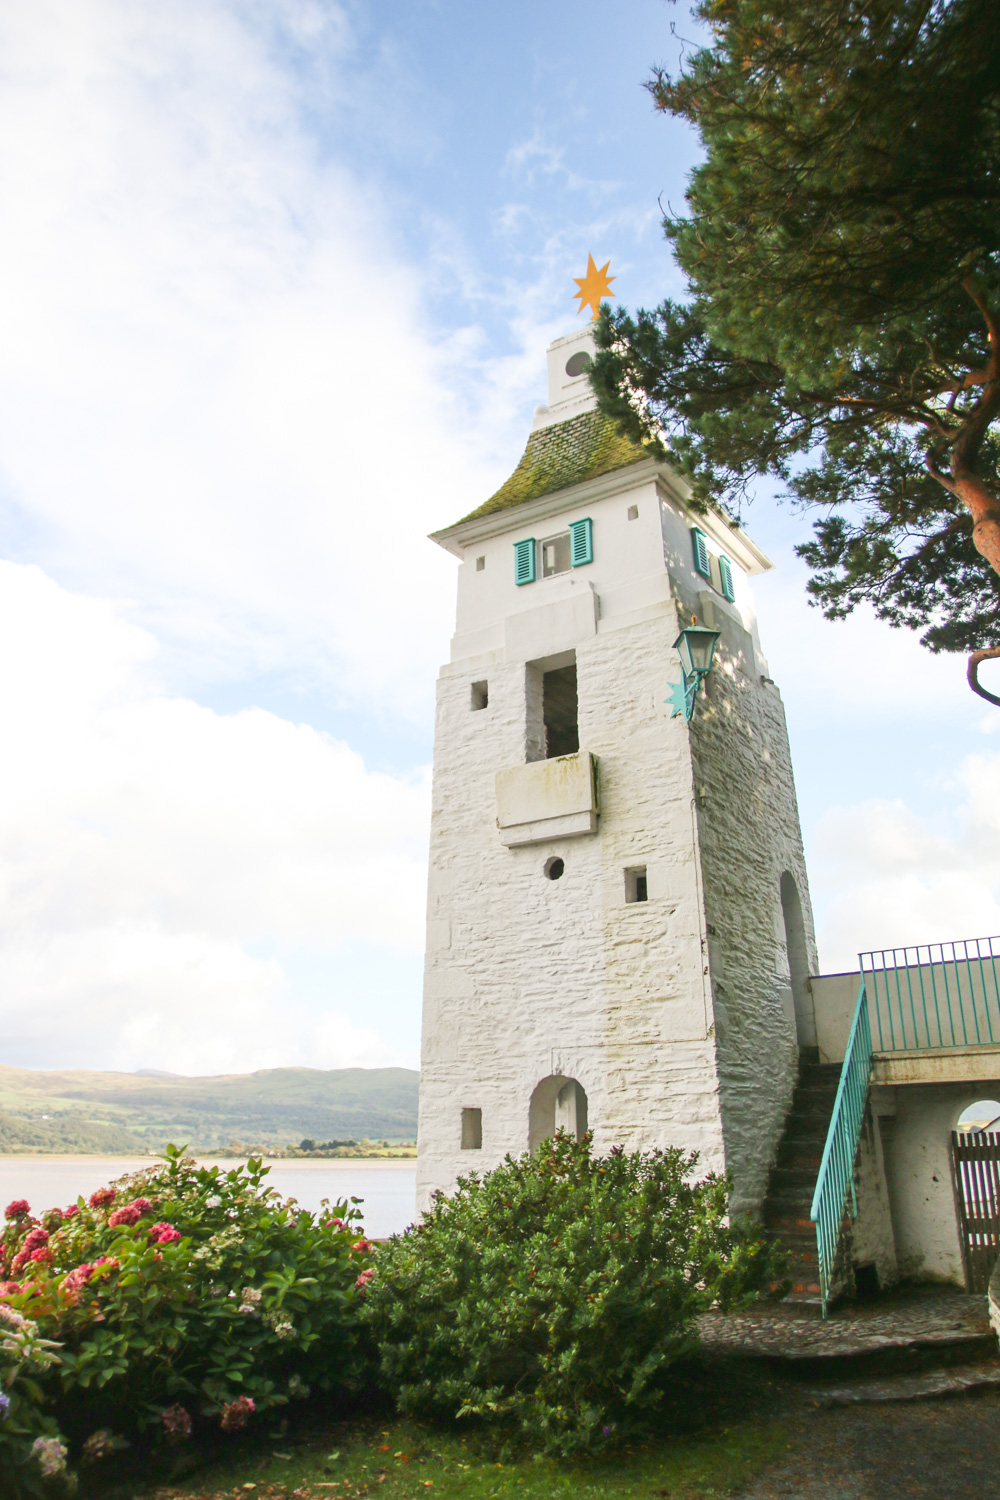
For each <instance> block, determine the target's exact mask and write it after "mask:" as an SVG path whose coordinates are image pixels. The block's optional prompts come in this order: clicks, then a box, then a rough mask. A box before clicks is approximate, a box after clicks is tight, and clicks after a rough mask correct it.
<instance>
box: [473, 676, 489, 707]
mask: <svg viewBox="0 0 1000 1500" xmlns="http://www.w3.org/2000/svg"><path fill="white" fill-rule="evenodd" d="M489 703H490V685H489V683H488V682H474V683H473V684H472V707H473V708H476V709H478V708H488V707H489Z"/></svg>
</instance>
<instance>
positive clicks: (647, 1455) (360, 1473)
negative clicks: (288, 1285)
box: [147, 1416, 789, 1500]
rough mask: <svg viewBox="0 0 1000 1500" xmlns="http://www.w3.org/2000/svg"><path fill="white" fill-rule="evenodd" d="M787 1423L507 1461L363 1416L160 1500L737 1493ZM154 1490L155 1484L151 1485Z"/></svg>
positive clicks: (783, 1438)
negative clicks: (591, 1456)
mask: <svg viewBox="0 0 1000 1500" xmlns="http://www.w3.org/2000/svg"><path fill="white" fill-rule="evenodd" d="M788 1438H789V1434H788V1432H787V1431H786V1428H785V1426H784V1424H783V1423H781V1422H780V1421H776V1420H774V1419H773V1418H772V1419H768V1418H764V1419H763V1420H761V1419H760V1417H753V1416H751V1417H750V1418H749V1419H748V1420H746V1421H742V1422H735V1423H734V1422H729V1423H727V1424H726V1425H724V1426H723V1425H720V1426H718V1427H714V1428H713V1427H704V1428H702V1429H701V1430H700V1431H698V1432H694V1433H680V1434H676V1433H675V1434H673V1435H671V1436H664V1437H659V1438H654V1439H651V1440H650V1441H649V1442H647V1443H642V1444H636V1445H632V1446H626V1447H625V1448H623V1449H620V1450H618V1451H617V1452H614V1453H612V1454H610V1455H609V1456H607V1457H605V1458H601V1459H595V1460H591V1461H588V1462H576V1463H568V1462H566V1461H564V1460H553V1459H548V1458H542V1457H539V1456H528V1457H522V1458H517V1459H513V1460H511V1459H508V1460H507V1461H503V1460H501V1459H500V1458H498V1456H497V1454H496V1452H494V1451H491V1450H490V1448H489V1446H488V1445H487V1444H486V1443H485V1442H484V1441H483V1440H482V1439H480V1438H479V1437H478V1436H477V1435H476V1434H474V1433H473V1434H462V1433H461V1432H456V1431H454V1430H442V1429H441V1428H436V1427H427V1426H423V1425H421V1424H419V1423H415V1422H407V1421H400V1420H395V1419H391V1420H386V1419H383V1420H381V1421H379V1420H374V1421H373V1420H361V1421H353V1422H350V1423H343V1424H339V1425H337V1426H335V1427H333V1428H332V1429H331V1428H326V1429H325V1430H324V1429H321V1428H317V1429H314V1430H313V1431H312V1432H309V1433H303V1435H302V1438H301V1439H300V1441H299V1442H298V1443H297V1444H295V1445H292V1444H289V1442H288V1439H287V1437H286V1438H285V1439H284V1440H282V1439H281V1438H280V1437H279V1438H278V1439H276V1440H275V1441H274V1442H273V1443H272V1444H270V1445H269V1446H268V1447H266V1448H263V1449H260V1448H258V1449H256V1451H252V1452H251V1451H249V1450H248V1449H246V1448H244V1449H242V1450H241V1451H239V1452H237V1453H234V1454H233V1455H232V1456H231V1457H226V1458H225V1459H222V1460H221V1461H217V1462H216V1463H215V1464H214V1465H213V1466H212V1467H211V1468H210V1469H208V1470H206V1471H204V1472H203V1473H201V1474H199V1475H197V1476H195V1477H194V1478H193V1479H190V1480H188V1481H187V1482H186V1483H184V1484H178V1483H177V1482H176V1481H175V1482H174V1483H173V1484H169V1485H161V1486H160V1487H159V1488H158V1489H155V1490H153V1491H152V1492H151V1493H152V1495H153V1496H155V1497H156V1500H168V1497H169V1500H291V1497H294V1500H356V1497H360V1496H366V1495H376V1494H377V1495H378V1496H379V1497H380V1500H414V1497H419V1496H423V1497H424V1500H428V1497H433V1500H451V1497H452V1496H455V1497H457V1496H461V1497H462V1500H494V1497H506V1496H510V1497H515V1496H516V1497H518V1500H532V1497H536V1496H537V1497H539V1500H541V1497H546V1500H551V1497H552V1496H558V1495H560V1494H562V1493H564V1492H565V1493H566V1494H567V1495H572V1496H573V1497H574V1500H591V1497H592V1500H598V1497H601V1500H604V1497H617V1496H620V1497H622V1500H626V1497H632V1496H636V1497H638V1496H642V1497H644V1500H647V1497H649V1496H670V1497H674V1500H688V1497H691V1500H694V1497H700V1496H711V1495H717V1496H722V1495H725V1494H727V1493H729V1492H730V1491H731V1490H732V1489H733V1488H734V1487H738V1486H740V1485H742V1484H744V1483H746V1482H747V1481H748V1480H749V1479H751V1478H752V1477H753V1476H754V1475H755V1474H757V1473H759V1472H760V1470H761V1469H762V1468H763V1467H764V1466H765V1465H766V1464H768V1463H769V1462H771V1461H772V1460H774V1459H776V1458H778V1457H780V1456H782V1455H783V1454H784V1453H785V1452H786V1451H787V1449H788V1446H789V1441H788ZM147 1493H149V1492H147Z"/></svg>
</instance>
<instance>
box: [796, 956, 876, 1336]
mask: <svg viewBox="0 0 1000 1500" xmlns="http://www.w3.org/2000/svg"><path fill="white" fill-rule="evenodd" d="M871 1073H872V1034H871V1025H870V1023H869V1019H868V995H867V993H866V990H865V981H864V976H863V975H862V979H861V990H860V993H859V994H858V1003H857V1005H856V1007H855V1010H854V1019H853V1021H852V1022H851V1031H850V1035H849V1037H848V1039H847V1052H846V1054H845V1056H844V1064H843V1067H842V1068H841V1070H840V1082H839V1084H838V1085H837V1097H836V1099H835V1100H834V1105H833V1114H832V1116H831V1118H830V1128H829V1130H828V1131H827V1136H826V1144H825V1145H824V1147H823V1159H822V1161H821V1162H820V1167H819V1176H818V1178H817V1179H816V1191H815V1193H814V1194H813V1201H812V1208H811V1209H810V1211H809V1217H810V1218H811V1219H812V1221H813V1223H814V1224H815V1225H816V1257H817V1260H818V1261H819V1288H820V1296H821V1297H822V1299H823V1316H824V1318H825V1317H826V1314H827V1308H828V1306H829V1303H830V1291H831V1287H832V1285H833V1268H834V1263H835V1261H836V1258H837V1246H838V1244H839V1243H840V1230H841V1226H842V1225H843V1222H844V1205H845V1202H846V1200H847V1194H848V1191H849V1192H850V1195H851V1212H852V1215H854V1216H856V1215H857V1211H858V1205H857V1200H856V1198H855V1195H854V1161H855V1158H856V1156H857V1154H858V1145H859V1143H860V1141H861V1126H862V1123H863V1121H864V1117H865V1105H866V1103H867V1101H868V1086H869V1083H870V1082H871Z"/></svg>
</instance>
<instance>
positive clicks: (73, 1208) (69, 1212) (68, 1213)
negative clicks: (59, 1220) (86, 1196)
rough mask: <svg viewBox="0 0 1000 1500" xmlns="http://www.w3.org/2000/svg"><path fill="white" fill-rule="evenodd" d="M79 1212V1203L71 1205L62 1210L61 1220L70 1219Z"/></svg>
mask: <svg viewBox="0 0 1000 1500" xmlns="http://www.w3.org/2000/svg"><path fill="white" fill-rule="evenodd" d="M79 1212H80V1205H79V1203H71V1204H70V1205H69V1207H68V1208H64V1209H63V1218H64V1219H71V1218H72V1217H73V1215H74V1214H76V1213H79Z"/></svg>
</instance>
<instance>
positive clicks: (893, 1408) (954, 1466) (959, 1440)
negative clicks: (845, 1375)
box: [739, 1391, 1000, 1500]
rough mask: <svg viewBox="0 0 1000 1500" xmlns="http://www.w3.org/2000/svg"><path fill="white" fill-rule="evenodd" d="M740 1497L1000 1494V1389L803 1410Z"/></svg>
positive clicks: (906, 1499)
mask: <svg viewBox="0 0 1000 1500" xmlns="http://www.w3.org/2000/svg"><path fill="white" fill-rule="evenodd" d="M789 1436H790V1438H791V1439H792V1446H791V1449H790V1452H789V1455H788V1458H787V1459H784V1460H782V1461H780V1462H779V1463H777V1464H772V1465H771V1466H770V1467H769V1468H768V1469H766V1470H765V1471H764V1473H763V1474H761V1475H760V1476H759V1477H758V1478H757V1479H756V1480H755V1481H754V1482H753V1483H752V1484H751V1485H750V1486H749V1487H748V1488H745V1489H743V1490H741V1491H740V1492H739V1496H740V1500H912V1497H914V1496H918V1497H927V1500H996V1497H997V1496H1000V1393H997V1392H996V1391H983V1392H977V1393H975V1394H972V1395H962V1396H950V1397H946V1398H944V1399H941V1400H937V1401H919V1402H913V1403H907V1404H905V1405H876V1406H853V1407H847V1408H838V1407H832V1408H826V1409H817V1410H815V1411H814V1412H813V1413H812V1414H811V1415H806V1414H805V1413H802V1414H801V1416H800V1417H799V1418H798V1419H797V1420H795V1421H794V1424H793V1425H791V1427H790V1432H789Z"/></svg>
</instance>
